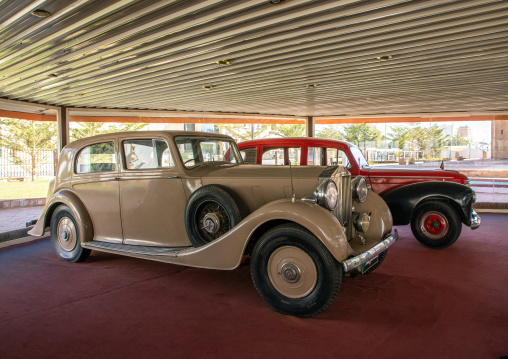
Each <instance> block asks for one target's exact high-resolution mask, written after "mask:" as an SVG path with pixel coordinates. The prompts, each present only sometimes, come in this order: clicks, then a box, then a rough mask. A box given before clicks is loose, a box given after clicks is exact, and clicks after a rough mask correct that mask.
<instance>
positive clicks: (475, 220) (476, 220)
mask: <svg viewBox="0 0 508 359" xmlns="http://www.w3.org/2000/svg"><path fill="white" fill-rule="evenodd" d="M481 223H482V219H481V218H480V216H479V215H478V213H476V211H475V210H474V209H473V212H472V213H471V229H476V228H478V227H480V224H481Z"/></svg>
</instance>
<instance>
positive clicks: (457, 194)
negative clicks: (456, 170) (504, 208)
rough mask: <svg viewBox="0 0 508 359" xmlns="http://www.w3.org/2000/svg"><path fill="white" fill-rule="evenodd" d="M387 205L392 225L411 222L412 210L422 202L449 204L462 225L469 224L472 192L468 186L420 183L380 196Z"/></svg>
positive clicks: (445, 183) (450, 183)
mask: <svg viewBox="0 0 508 359" xmlns="http://www.w3.org/2000/svg"><path fill="white" fill-rule="evenodd" d="M381 197H382V198H383V199H384V200H385V202H386V203H387V204H388V207H389V208H390V211H391V212H392V216H393V224H394V225H405V224H409V222H410V221H411V216H412V214H413V211H414V209H415V208H416V207H417V206H418V205H419V204H420V203H423V202H426V201H429V200H440V201H446V202H447V203H450V204H451V205H452V206H453V207H454V208H455V209H456V210H457V212H458V214H459V215H460V218H461V220H462V222H463V223H465V224H466V225H470V224H471V213H472V209H473V207H472V206H473V198H474V191H473V190H472V189H471V188H469V187H468V186H465V185H462V184H459V183H453V182H439V181H430V182H420V183H413V184H408V185H405V186H402V187H399V188H396V189H394V190H393V191H390V192H388V193H385V194H384V195H382V196H381Z"/></svg>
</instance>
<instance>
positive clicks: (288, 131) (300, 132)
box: [270, 125, 306, 137]
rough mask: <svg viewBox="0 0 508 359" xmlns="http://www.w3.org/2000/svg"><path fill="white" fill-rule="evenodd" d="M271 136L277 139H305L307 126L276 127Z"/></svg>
mask: <svg viewBox="0 0 508 359" xmlns="http://www.w3.org/2000/svg"><path fill="white" fill-rule="evenodd" d="M270 135H275V136H277V137H305V135H306V134H305V125H275V126H273V128H272V130H271V131H270Z"/></svg>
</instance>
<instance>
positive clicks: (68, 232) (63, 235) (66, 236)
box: [56, 217, 78, 252]
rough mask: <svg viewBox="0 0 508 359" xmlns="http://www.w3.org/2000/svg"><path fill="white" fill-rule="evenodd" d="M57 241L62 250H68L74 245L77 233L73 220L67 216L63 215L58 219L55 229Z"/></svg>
mask: <svg viewBox="0 0 508 359" xmlns="http://www.w3.org/2000/svg"><path fill="white" fill-rule="evenodd" d="M56 233H57V236H58V238H57V239H58V243H59V244H60V247H62V249H63V250H65V251H67V252H70V251H72V250H73V249H74V247H75V246H76V243H77V240H78V234H77V231H76V226H74V222H72V220H71V219H70V218H69V217H63V218H61V219H60V220H59V221H58V226H57V230H56Z"/></svg>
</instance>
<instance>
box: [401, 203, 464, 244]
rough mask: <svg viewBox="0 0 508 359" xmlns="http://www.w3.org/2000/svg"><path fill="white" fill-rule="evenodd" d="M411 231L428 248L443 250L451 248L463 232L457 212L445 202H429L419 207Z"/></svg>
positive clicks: (412, 220)
mask: <svg viewBox="0 0 508 359" xmlns="http://www.w3.org/2000/svg"><path fill="white" fill-rule="evenodd" d="M411 231H412V232H413V235H414V236H415V238H416V239H417V240H418V242H420V243H421V244H423V245H424V246H426V247H429V248H433V249H442V248H446V247H448V246H451V245H452V244H453V243H455V241H456V240H457V238H459V236H460V232H461V231H462V223H461V221H460V218H459V216H458V214H457V212H456V211H455V210H454V209H453V208H452V207H451V206H450V205H449V204H447V203H445V202H437V201H432V202H427V203H424V204H422V205H420V206H418V207H417V208H416V210H415V213H414V215H413V217H412V219H411Z"/></svg>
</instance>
